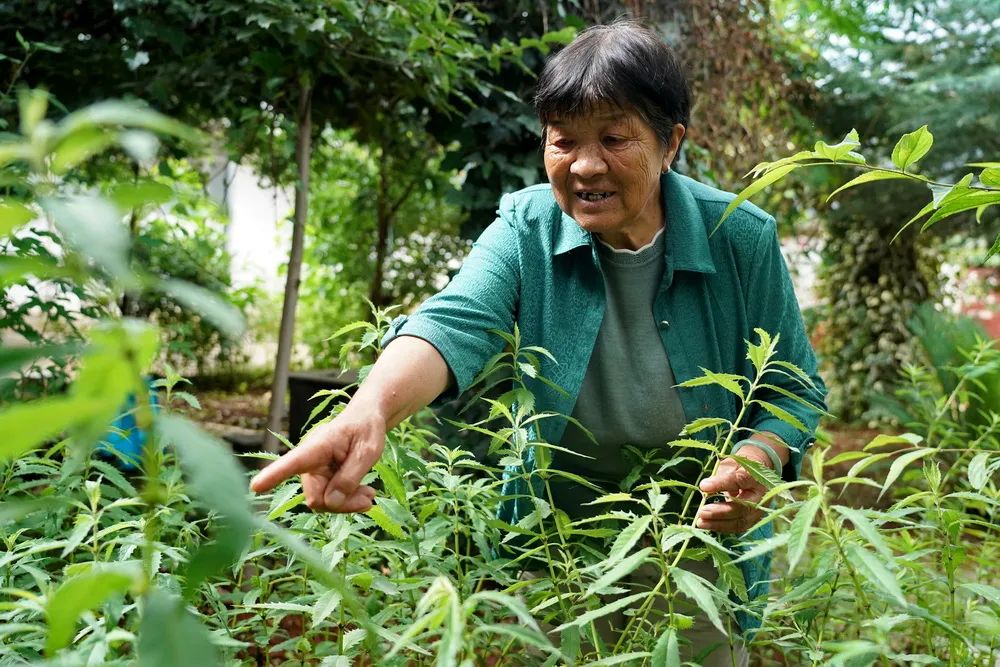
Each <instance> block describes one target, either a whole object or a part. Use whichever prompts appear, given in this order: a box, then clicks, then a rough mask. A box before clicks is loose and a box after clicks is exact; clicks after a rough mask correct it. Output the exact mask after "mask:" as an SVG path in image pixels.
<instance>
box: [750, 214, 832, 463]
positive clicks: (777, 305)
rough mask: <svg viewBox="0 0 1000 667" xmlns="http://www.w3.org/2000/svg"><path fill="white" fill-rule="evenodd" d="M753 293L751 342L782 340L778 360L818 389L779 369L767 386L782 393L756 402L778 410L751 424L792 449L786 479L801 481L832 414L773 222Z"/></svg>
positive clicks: (762, 240)
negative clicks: (809, 452) (824, 418)
mask: <svg viewBox="0 0 1000 667" xmlns="http://www.w3.org/2000/svg"><path fill="white" fill-rule="evenodd" d="M750 290H751V292H752V298H750V299H749V300H748V306H747V310H748V322H749V324H750V329H751V330H750V331H749V332H747V333H748V338H749V339H750V340H753V341H756V339H757V336H756V334H754V333H753V328H755V327H760V328H761V329H764V330H765V331H766V332H768V333H769V334H771V336H772V337H774V336H779V337H780V338H779V340H778V343H777V347H776V354H775V357H774V359H775V360H780V361H785V362H789V363H792V364H794V365H795V366H797V367H798V368H799V369H801V370H802V371H803V372H804V373H805V374H806V375H807V376H808V377H809V379H810V381H811V383H812V385H811V386H809V385H805V386H804V385H803V384H802V383H800V382H798V381H796V380H795V379H793V378H792V377H791V375H792V373H791V372H790V371H788V370H785V369H781V368H776V369H775V370H774V371H771V372H768V373H767V374H766V375H765V377H764V379H763V381H764V382H765V383H767V384H771V385H774V386H776V387H778V388H779V389H778V390H776V389H768V388H763V389H760V390H758V392H757V394H756V396H755V398H757V399H758V400H760V401H763V402H766V403H767V404H768V405H769V406H773V408H774V409H768V407H767V406H764V405H760V404H755V405H753V406H752V410H751V411H750V417H749V421H748V423H747V426H749V427H750V428H751V429H753V430H754V431H770V432H772V433H774V434H775V435H777V436H778V437H780V438H781V439H782V441H784V443H785V444H786V445H788V447H789V460H788V463H787V464H785V467H784V469H783V470H782V478H783V479H785V480H786V481H792V480H795V479H798V476H799V472H800V470H801V468H802V459H803V456H804V455H805V450H806V449H807V448H808V446H809V445H810V444H812V441H813V439H814V437H815V432H816V427H817V425H818V424H819V420H820V417H821V415H822V414H823V412H825V410H826V385H825V384H824V383H823V380H822V378H820V376H819V373H818V370H817V361H816V354H815V353H814V352H813V348H812V345H811V343H810V342H809V337H808V335H807V334H806V329H805V325H804V323H803V321H802V313H801V311H800V309H799V303H798V300H797V299H796V298H795V291H794V289H793V287H792V279H791V276H790V275H789V273H788V267H787V266H786V265H785V260H784V258H783V257H782V256H781V246H780V244H779V243H778V233H777V225H775V223H774V219H773V218H770V219H769V220H768V221H767V224H765V225H764V226H763V227H762V229H761V233H760V236H759V237H758V239H757V246H756V249H755V251H754V260H753V265H752V267H751V281H750ZM780 390H784V392H787V393H790V394H792V396H794V397H795V398H793V397H790V396H788V395H786V394H785V393H783V392H782V391H780ZM797 399H798V400H797ZM781 413H787V415H788V416H790V417H791V418H792V419H793V420H797V421H798V422H799V425H800V426H801V427H802V428H798V427H797V426H795V425H793V424H789V423H788V421H786V420H785V419H782V418H781V417H779V416H778V414H781ZM782 416H785V415H782Z"/></svg>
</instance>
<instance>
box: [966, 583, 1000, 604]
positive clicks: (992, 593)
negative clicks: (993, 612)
mask: <svg viewBox="0 0 1000 667" xmlns="http://www.w3.org/2000/svg"><path fill="white" fill-rule="evenodd" d="M958 587H959V588H963V589H965V590H967V591H969V592H970V593H973V594H974V595H978V596H980V597H982V598H985V599H987V600H989V601H990V602H992V603H993V604H995V605H996V606H997V607H1000V588H997V587H995V586H990V585H988V584H981V583H968V584H959V586H958Z"/></svg>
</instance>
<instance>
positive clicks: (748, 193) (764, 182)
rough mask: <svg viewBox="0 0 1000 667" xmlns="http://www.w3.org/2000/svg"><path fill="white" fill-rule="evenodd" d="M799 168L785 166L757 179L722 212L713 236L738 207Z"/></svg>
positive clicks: (797, 166) (790, 165)
mask: <svg viewBox="0 0 1000 667" xmlns="http://www.w3.org/2000/svg"><path fill="white" fill-rule="evenodd" d="M798 168H799V165H797V164H788V165H785V166H784V167H778V168H777V169H775V170H774V171H769V172H767V173H766V174H764V175H763V176H761V177H760V178H759V179H757V180H756V181H754V182H753V183H751V184H750V185H748V186H747V187H745V188H744V189H743V190H742V191H741V192H740V193H739V194H738V195H737V196H736V198H735V199H733V201H731V202H729V206H727V207H726V210H725V211H723V212H722V217H721V218H720V219H719V222H718V223H716V225H715V228H714V229H713V230H712V234H715V232H716V231H718V229H719V227H721V226H722V223H723V222H725V221H726V218H728V217H729V216H730V215H731V214H732V212H733V211H735V210H736V207H738V206H739V205H740V204H742V203H743V202H745V201H746V200H748V199H750V197H753V196H754V195H755V194H757V193H758V192H760V191H761V190H763V189H764V188H766V187H767V186H769V185H771V184H773V183H776V182H778V181H780V180H781V179H782V178H784V177H785V176H787V175H788V174H790V173H791V172H793V171H795V170H796V169H798Z"/></svg>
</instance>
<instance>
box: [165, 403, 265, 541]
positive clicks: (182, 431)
mask: <svg viewBox="0 0 1000 667" xmlns="http://www.w3.org/2000/svg"><path fill="white" fill-rule="evenodd" d="M156 431H157V433H158V435H159V437H160V438H162V439H163V442H164V444H167V445H171V446H173V447H174V449H176V450H177V456H178V459H179V460H180V463H181V466H182V467H183V469H184V472H185V473H186V476H187V485H188V488H189V490H190V491H191V493H192V495H194V496H195V497H196V498H197V499H198V500H199V501H200V502H201V503H202V504H203V505H204V506H205V507H208V508H210V509H212V510H214V511H216V512H219V513H220V514H223V515H225V516H227V517H229V518H231V519H235V520H239V521H242V522H246V523H247V525H249V524H251V523H252V522H253V512H252V511H251V509H250V504H249V502H248V498H247V494H248V491H247V480H246V473H245V472H244V470H243V468H242V467H241V466H240V464H239V463H237V461H236V459H235V458H234V457H233V455H232V454H231V453H230V451H229V447H228V445H226V444H225V443H224V442H222V441H221V440H219V439H218V438H216V437H215V436H213V435H211V434H209V433H208V432H206V431H204V430H203V429H202V428H201V427H199V426H198V425H197V424H195V423H194V422H192V421H190V420H188V419H185V418H184V417H180V416H177V415H174V414H161V415H160V416H159V417H157V419H156Z"/></svg>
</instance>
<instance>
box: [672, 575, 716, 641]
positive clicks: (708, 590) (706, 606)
mask: <svg viewBox="0 0 1000 667" xmlns="http://www.w3.org/2000/svg"><path fill="white" fill-rule="evenodd" d="M670 576H671V577H672V578H673V580H674V583H676V584H677V588H678V589H680V591H681V592H682V593H684V594H685V595H687V596H688V597H689V598H691V599H692V600H694V601H695V603H696V604H697V605H698V608H699V609H701V611H702V612H703V613H704V614H705V615H706V616H708V620H710V621H712V625H714V626H715V627H716V628H718V629H719V632H721V633H723V634H727V633H726V627H725V626H724V625H723V623H722V618H721V617H720V616H719V607H718V606H717V605H716V603H715V597H714V596H713V595H712V587H711V586H710V585H709V584H708V582H706V581H705V580H704V579H702V578H701V577H699V576H698V575H696V574H693V573H691V572H688V571H687V570H685V569H683V568H681V567H675V568H673V569H672V570H670Z"/></svg>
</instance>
